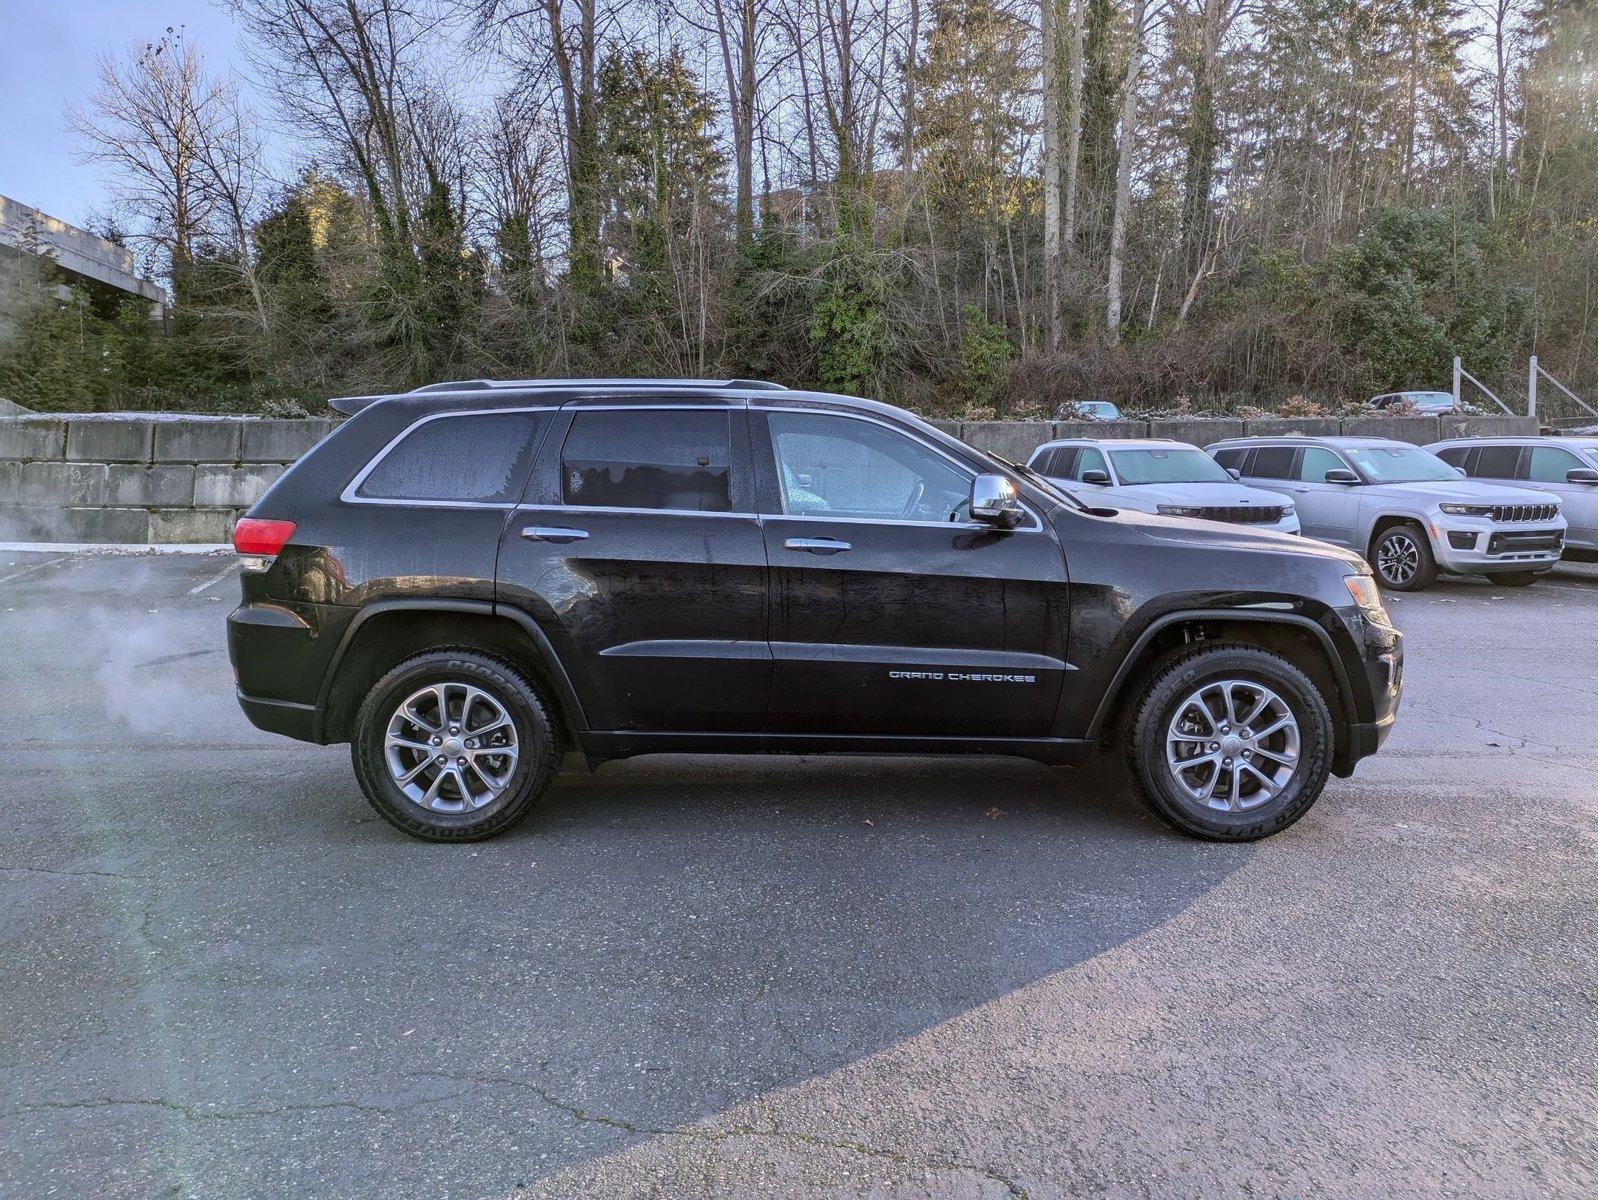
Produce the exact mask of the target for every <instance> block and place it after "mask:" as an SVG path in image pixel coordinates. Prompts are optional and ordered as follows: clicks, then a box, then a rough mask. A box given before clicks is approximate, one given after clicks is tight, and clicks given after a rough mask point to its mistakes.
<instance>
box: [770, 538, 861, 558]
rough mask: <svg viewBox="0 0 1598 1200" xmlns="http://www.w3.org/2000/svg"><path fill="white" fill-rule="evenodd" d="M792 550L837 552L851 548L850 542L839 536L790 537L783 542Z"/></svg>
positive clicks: (813, 552) (818, 552) (823, 552)
mask: <svg viewBox="0 0 1598 1200" xmlns="http://www.w3.org/2000/svg"><path fill="white" fill-rule="evenodd" d="M783 545H784V546H786V547H787V548H788V549H790V550H808V551H810V553H812V554H836V553H838V552H839V551H840V550H848V549H850V546H849V543H848V542H840V541H839V540H838V539H837V538H789V539H788V540H787V541H786V542H784V543H783Z"/></svg>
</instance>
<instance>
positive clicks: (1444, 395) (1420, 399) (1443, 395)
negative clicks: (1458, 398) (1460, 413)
mask: <svg viewBox="0 0 1598 1200" xmlns="http://www.w3.org/2000/svg"><path fill="white" fill-rule="evenodd" d="M1399 399H1400V400H1407V401H1408V402H1409V403H1411V404H1415V405H1421V404H1425V405H1428V406H1429V405H1433V404H1446V405H1448V406H1449V407H1450V408H1452V407H1453V405H1454V394H1453V393H1452V392H1405V393H1404V394H1403V395H1402V396H1400V397H1399Z"/></svg>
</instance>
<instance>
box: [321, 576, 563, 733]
mask: <svg viewBox="0 0 1598 1200" xmlns="http://www.w3.org/2000/svg"><path fill="white" fill-rule="evenodd" d="M392 612H415V613H472V614H474V615H477V616H485V617H493V618H495V619H496V620H501V621H509V622H510V623H511V624H513V625H515V626H517V627H518V628H519V629H521V630H522V632H524V633H525V634H526V635H527V637H528V639H529V640H530V641H531V642H532V644H533V648H534V649H535V650H536V652H537V654H538V656H539V658H541V659H542V660H543V663H544V666H545V668H546V670H547V671H548V673H549V680H550V683H551V684H552V685H553V686H554V688H555V690H556V692H557V693H558V694H559V698H560V703H561V706H562V708H563V709H564V710H565V712H566V714H567V719H568V720H569V721H570V722H571V723H572V724H573V725H574V726H575V727H576V728H577V729H587V728H588V722H587V718H586V717H585V715H584V712H583V705H582V701H581V699H579V697H578V695H577V690H576V688H574V687H573V686H572V681H571V677H570V676H569V675H568V674H567V672H566V666H565V664H564V663H563V662H561V659H560V656H559V655H558V654H557V653H556V652H555V647H554V646H553V645H552V644H551V642H550V640H549V635H548V634H546V633H545V632H544V631H543V629H541V628H540V627H539V625H538V622H537V621H535V620H533V618H532V617H531V616H529V615H528V614H527V613H524V612H521V611H519V610H518V609H515V608H512V607H509V606H507V605H495V604H493V603H491V602H490V601H487V600H447V599H390V600H374V601H372V602H371V603H370V604H367V605H363V606H362V608H361V610H360V611H359V612H357V613H356V614H355V616H354V618H353V619H352V620H351V621H350V623H349V625H348V626H346V627H345V630H344V633H343V635H342V636H341V637H340V638H339V644H338V648H337V649H335V650H334V651H333V657H332V659H331V660H330V661H329V662H328V666H327V671H326V673H325V674H324V675H323V676H322V686H321V689H320V690H319V691H318V693H317V699H316V728H315V735H316V740H317V741H321V740H323V738H324V736H325V734H326V728H325V726H326V722H327V719H328V704H329V701H330V699H331V698H332V695H333V688H334V687H335V685H336V683H337V680H338V674H339V669H340V667H342V666H343V664H344V659H345V656H346V655H347V654H348V652H349V649H350V647H351V646H353V645H354V644H355V638H356V636H357V635H358V634H359V633H360V631H361V627H362V626H363V625H365V624H366V622H367V621H369V620H370V619H371V618H373V617H376V616H381V615H382V614H385V613H392Z"/></svg>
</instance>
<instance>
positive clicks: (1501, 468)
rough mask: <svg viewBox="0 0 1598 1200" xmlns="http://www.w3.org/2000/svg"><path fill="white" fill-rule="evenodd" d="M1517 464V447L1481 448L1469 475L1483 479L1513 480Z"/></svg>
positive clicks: (1518, 451)
mask: <svg viewBox="0 0 1598 1200" xmlns="http://www.w3.org/2000/svg"><path fill="white" fill-rule="evenodd" d="M1519 462H1520V447H1519V446H1483V447H1482V448H1481V450H1480V452H1479V453H1478V454H1477V456H1476V463H1475V465H1474V466H1473V467H1472V468H1471V474H1472V475H1479V476H1481V477H1482V478H1483V479H1513V478H1514V477H1515V469H1516V466H1517V465H1518V464H1519Z"/></svg>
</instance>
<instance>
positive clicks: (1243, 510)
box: [1198, 504, 1286, 525]
mask: <svg viewBox="0 0 1598 1200" xmlns="http://www.w3.org/2000/svg"><path fill="white" fill-rule="evenodd" d="M1285 511H1286V510H1285V509H1282V508H1276V507H1273V506H1271V505H1269V504H1267V505H1264V506H1263V507H1257V506H1255V505H1252V504H1236V505H1221V504H1215V505H1207V506H1205V507H1203V508H1201V509H1199V510H1198V515H1199V516H1201V517H1203V518H1204V519H1205V520H1206V521H1230V522H1232V523H1233V524H1234V525H1274V524H1276V522H1278V521H1280V520H1281V519H1282V513H1283V512H1285Z"/></svg>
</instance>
